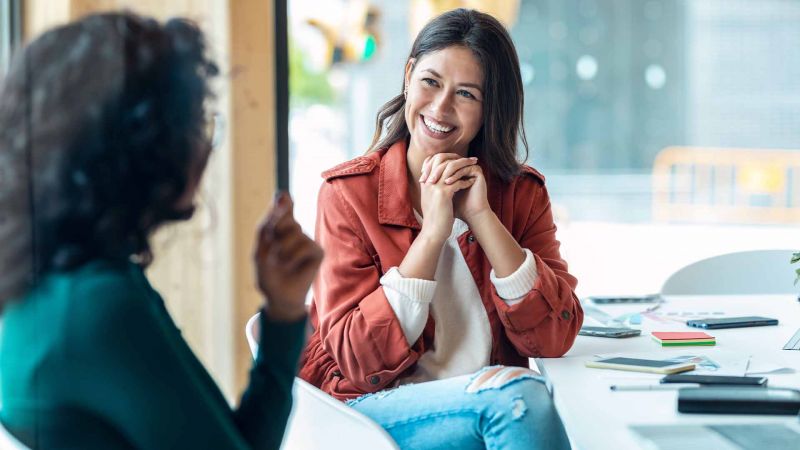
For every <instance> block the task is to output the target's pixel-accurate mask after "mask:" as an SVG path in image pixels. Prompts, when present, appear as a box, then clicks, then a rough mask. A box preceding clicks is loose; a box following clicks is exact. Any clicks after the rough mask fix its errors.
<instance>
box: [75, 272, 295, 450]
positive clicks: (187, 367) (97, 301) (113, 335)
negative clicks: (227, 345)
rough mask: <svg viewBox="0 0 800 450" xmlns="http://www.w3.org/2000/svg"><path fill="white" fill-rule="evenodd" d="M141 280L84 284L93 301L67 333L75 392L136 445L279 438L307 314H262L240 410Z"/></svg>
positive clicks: (262, 442) (212, 444) (236, 444)
mask: <svg viewBox="0 0 800 450" xmlns="http://www.w3.org/2000/svg"><path fill="white" fill-rule="evenodd" d="M142 279H143V276H142ZM137 284H138V283H136V282H119V280H101V281H98V282H92V283H90V284H89V285H88V286H83V287H79V288H77V289H76V293H75V296H76V298H80V299H81V301H82V302H83V303H85V304H87V305H88V304H91V305H92V307H91V308H90V307H77V308H75V311H74V312H73V315H74V317H73V320H72V323H73V324H74V326H70V328H71V329H70V331H69V332H68V333H67V334H66V336H67V339H66V342H65V347H64V353H65V359H66V360H67V361H68V363H67V364H64V366H65V367H67V370H65V374H64V379H65V383H67V385H69V386H70V388H69V391H68V393H67V394H66V395H68V396H70V397H71V399H70V400H71V401H72V402H73V403H74V404H76V405H78V406H79V407H80V408H82V409H84V410H85V411H87V412H89V413H90V414H92V415H94V416H96V417H99V418H101V419H102V420H103V421H104V422H106V423H108V424H109V425H110V426H111V427H112V428H113V429H115V430H116V431H117V432H118V433H120V434H122V435H123V436H124V438H125V439H126V440H127V441H128V442H130V443H131V445H132V446H133V447H136V448H152V449H162V448H163V449H171V448H218V449H240V448H241V449H245V448H252V449H276V448H278V447H279V446H280V443H281V440H282V437H283V431H284V428H285V425H286V421H287V418H288V415H289V412H290V409H291V399H292V397H291V387H292V381H293V377H294V373H295V370H296V364H297V360H298V357H299V352H300V349H301V347H302V341H303V333H304V321H300V322H297V323H271V322H268V321H266V320H265V321H264V322H263V323H262V341H261V342H263V345H262V346H261V348H260V353H259V355H258V357H257V359H256V361H255V362H254V365H253V368H252V370H251V371H250V383H249V385H248V387H247V390H246V391H245V393H244V395H243V397H242V400H241V405H240V406H239V408H238V409H236V410H231V408H230V406H229V405H228V403H227V401H226V399H225V397H224V396H223V395H222V393H221V391H220V390H219V389H218V388H217V386H216V384H215V383H214V381H213V380H212V379H211V377H210V375H209V374H208V373H207V372H206V371H205V369H204V368H203V366H202V364H201V363H200V362H199V360H197V358H196V357H195V356H194V354H193V353H192V352H191V350H190V349H189V347H188V345H187V344H186V342H185V341H184V340H183V338H182V337H181V335H180V331H179V330H178V329H177V328H176V327H175V325H174V323H173V322H172V320H171V319H170V317H169V315H168V314H167V311H166V309H165V308H164V306H163V303H162V302H161V299H160V297H158V296H157V294H156V293H155V292H154V291H152V290H148V289H146V288H144V287H141V286H138V285H137Z"/></svg>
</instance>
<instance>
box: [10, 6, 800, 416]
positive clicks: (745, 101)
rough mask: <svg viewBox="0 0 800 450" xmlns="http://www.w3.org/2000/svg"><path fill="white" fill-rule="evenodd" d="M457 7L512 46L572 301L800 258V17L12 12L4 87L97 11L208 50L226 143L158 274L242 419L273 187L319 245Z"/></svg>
mask: <svg viewBox="0 0 800 450" xmlns="http://www.w3.org/2000/svg"><path fill="white" fill-rule="evenodd" d="M284 6H285V7H286V8H285V10H284V9H283V7H284ZM462 6H463V7H470V8H477V9H480V10H483V11H486V12H489V13H491V14H493V15H495V16H496V17H498V18H499V19H500V20H501V21H502V22H503V23H504V24H505V25H506V26H507V27H508V29H509V30H510V32H511V35H512V37H513V39H514V41H515V43H516V46H517V50H518V52H519V57H520V62H521V66H522V77H523V81H524V88H525V97H526V98H525V127H526V130H527V136H528V141H529V143H530V145H531V151H530V156H529V159H528V161H527V163H528V164H530V165H532V166H534V167H536V168H537V169H539V170H540V171H542V172H543V173H544V174H545V175H546V177H547V184H548V187H549V191H550V194H551V197H552V201H553V208H554V212H555V215H556V220H557V225H558V227H559V229H558V237H559V239H560V240H561V242H562V252H563V255H564V257H565V259H566V260H567V261H568V262H569V264H570V270H571V272H573V273H574V274H575V275H576V276H577V277H578V279H579V285H578V294H579V295H580V296H586V295H591V294H636V293H648V292H657V291H658V290H659V289H660V287H661V284H662V283H663V281H664V280H665V279H666V278H667V277H668V276H669V275H670V274H671V273H672V272H673V271H675V270H676V269H678V268H680V267H682V266H683V265H685V264H687V263H690V262H692V261H695V260H697V259H700V258H703V257H707V256H712V255H716V254H721V253H727V252H733V251H738V250H746V249H758V248H784V249H800V229H798V227H797V225H798V223H800V186H798V185H799V184H800V172H799V171H798V170H799V169H798V168H799V167H800V49H799V47H798V43H800V1H798V0H494V1H488V0H485V1H482V0H471V1H468V0H461V1H458V0H439V1H436V0H0V83H1V82H2V74H3V72H4V71H5V68H6V67H7V65H8V62H9V60H10V58H11V54H12V53H13V50H14V48H15V47H16V46H18V45H20V44H21V43H24V42H25V41H27V40H29V39H32V38H33V37H35V36H36V35H38V34H39V33H41V32H42V31H44V30H45V29H47V28H49V27H51V26H56V25H59V24H63V23H66V22H68V21H70V20H73V19H75V18H78V17H81V16H83V15H85V14H88V13H92V12H98V11H103V10H110V9H120V8H127V9H131V10H133V11H135V12H137V13H140V14H145V15H150V16H153V17H156V18H158V19H159V20H165V19H167V18H169V17H174V16H186V17H189V18H191V19H193V20H195V21H197V22H198V23H199V24H200V26H201V27H202V28H203V30H204V31H205V32H206V33H207V37H208V40H209V47H210V50H211V52H212V54H213V56H214V57H215V58H216V59H217V60H218V62H219V63H220V66H221V68H222V73H223V76H221V77H219V79H218V80H217V85H216V86H215V90H216V92H217V101H216V104H215V105H214V106H213V107H214V108H215V110H216V111H217V112H218V113H219V114H220V117H221V118H222V123H223V125H224V126H223V130H222V131H223V135H222V139H221V142H220V146H219V147H218V148H217V149H215V151H214V154H213V155H212V159H211V161H210V163H209V167H208V170H207V171H206V174H205V178H204V181H203V195H202V199H201V201H200V208H199V209H198V212H197V214H196V215H195V217H194V218H193V219H192V221H190V222H188V223H185V224H181V225H176V226H171V227H168V228H165V229H164V230H161V231H160V232H159V233H158V234H157V235H156V236H155V245H154V250H155V253H156V260H155V263H154V264H153V265H152V266H151V267H150V268H149V269H148V276H149V277H150V278H151V280H152V282H153V284H154V285H155V287H156V288H157V289H158V290H159V291H160V292H162V294H163V296H164V298H165V299H166V302H167V306H168V308H169V309H170V312H171V313H172V315H173V316H174V317H175V319H176V321H177V323H178V324H179V325H180V327H181V331H182V333H183V335H184V336H185V337H186V339H187V341H189V343H190V345H191V346H192V348H193V350H194V351H195V352H196V353H197V354H198V355H199V356H200V358H201V360H202V361H203V363H204V364H205V365H206V367H208V368H209V370H210V371H211V373H212V375H213V376H214V378H215V379H216V380H217V382H218V383H219V384H220V385H221V386H222V387H223V390H224V391H225V393H226V395H227V396H228V399H229V400H230V401H232V402H233V401H235V399H236V398H237V396H238V393H239V392H240V389H241V387H242V386H243V385H244V382H245V380H246V378H247V370H248V368H249V366H250V354H249V350H248V348H247V344H246V342H245V340H244V332H243V330H244V323H245V322H246V320H247V319H248V318H249V317H250V316H251V315H252V314H253V313H254V312H255V311H256V309H257V307H258V305H259V304H260V303H261V301H262V299H261V298H260V296H259V295H258V294H257V293H256V292H255V289H253V285H254V283H253V279H252V267H251V262H250V257H251V255H250V252H251V246H252V239H253V231H254V229H255V225H256V223H257V222H258V220H259V218H260V216H261V214H262V213H263V212H264V211H265V210H266V209H267V208H268V207H269V204H270V203H271V199H272V194H273V193H274V191H275V188H276V185H277V184H278V183H277V181H278V180H279V179H280V177H279V176H276V174H278V173H279V172H280V171H281V170H284V171H286V173H288V175H289V177H288V178H289V185H290V188H291V192H292V194H293V195H294V198H295V201H296V214H297V216H298V217H299V220H300V221H301V223H302V225H303V227H304V228H305V230H306V231H307V232H309V233H313V225H314V220H315V213H316V196H317V191H318V189H319V186H320V183H321V182H322V180H321V178H320V172H322V171H323V170H325V169H327V168H330V167H331V166H333V165H335V164H338V163H340V162H342V161H345V160H347V159H350V158H353V157H356V156H359V155H362V154H363V153H364V152H365V151H366V150H367V147H368V145H369V143H370V141H371V137H372V135H373V132H374V118H375V114H376V112H377V110H378V108H379V107H380V106H381V105H382V104H383V103H384V102H385V101H387V100H389V99H390V98H391V97H393V96H395V95H397V94H399V93H400V91H401V85H402V71H403V67H404V64H405V62H406V57H407V56H408V52H409V50H410V47H411V43H412V41H413V39H414V37H415V36H416V33H417V32H418V31H419V30H420V29H421V28H422V26H423V25H424V24H425V23H426V22H427V21H428V20H430V19H431V18H432V17H434V16H435V15H437V14H440V13H441V12H444V11H446V10H449V9H452V8H456V7H462ZM278 25H281V26H283V25H286V26H288V66H289V80H288V81H289V92H288V93H289V109H288V113H287V114H288V127H287V126H285V125H281V124H285V122H284V121H283V119H282V117H283V114H284V113H286V111H284V110H283V106H282V104H281V103H280V101H278V100H277V99H278V98H280V97H281V96H282V95H284V94H285V92H282V91H281V88H280V87H279V86H280V84H281V83H280V81H282V79H281V77H277V76H276V74H281V73H282V69H281V68H280V67H276V56H277V57H283V56H287V55H284V53H287V52H286V50H287V49H286V47H281V45H280V44H281V41H280V37H281V36H280V35H281V33H280V32H279V31H276V28H279V27H278ZM283 81H285V80H283ZM285 128H288V130H286V129H285ZM287 132H288V139H289V149H288V171H287V170H286V169H287V168H286V167H281V164H283V162H282V158H283V157H284V156H285V155H284V151H285V148H278V147H280V142H281V138H280V136H281V135H282V133H287ZM276 143H277V144H276ZM276 149H277V150H276ZM0 181H2V180H0ZM0 219H1V217H0ZM787 265H788V261H787Z"/></svg>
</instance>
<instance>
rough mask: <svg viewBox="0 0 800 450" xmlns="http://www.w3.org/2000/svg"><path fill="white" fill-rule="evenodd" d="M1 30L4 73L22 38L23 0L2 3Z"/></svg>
mask: <svg viewBox="0 0 800 450" xmlns="http://www.w3.org/2000/svg"><path fill="white" fill-rule="evenodd" d="M0 30H3V31H2V33H0V73H4V72H5V71H6V70H7V69H8V66H9V64H11V55H12V54H13V53H14V50H15V49H16V48H17V46H18V45H19V43H20V41H21V38H22V0H8V1H4V2H2V3H0Z"/></svg>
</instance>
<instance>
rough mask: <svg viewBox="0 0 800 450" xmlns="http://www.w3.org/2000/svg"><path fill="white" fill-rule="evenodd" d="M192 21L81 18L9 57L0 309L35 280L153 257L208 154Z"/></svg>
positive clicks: (182, 212)
mask: <svg viewBox="0 0 800 450" xmlns="http://www.w3.org/2000/svg"><path fill="white" fill-rule="evenodd" d="M206 53H207V52H206V43H205V39H204V37H203V34H202V32H201V31H200V30H199V29H198V28H197V26H196V25H194V24H193V23H191V22H189V21H186V20H182V19H173V20H170V21H168V22H166V23H163V24H162V23H159V22H157V21H155V20H152V19H149V18H144V17H140V16H137V15H135V14H133V13H128V12H123V13H106V14H97V15H91V16H87V17H85V18H83V19H81V20H78V21H76V22H73V23H71V24H68V25H66V26H63V27H59V28H55V29H53V30H50V31H48V32H47V33H45V34H43V35H42V36H41V37H39V38H38V39H36V40H35V41H33V42H32V43H31V44H30V45H28V46H27V47H25V48H24V49H22V50H21V51H19V52H18V54H17V55H16V56H15V60H14V62H13V64H12V66H11V69H10V71H9V73H8V75H7V77H6V79H5V82H4V85H3V88H2V93H0V308H2V305H3V303H4V302H5V301H7V300H8V299H10V298H14V297H19V296H22V295H24V294H25V292H26V291H27V290H28V289H29V288H30V287H31V286H32V285H33V284H34V283H35V282H36V280H37V279H39V278H40V277H41V276H42V275H43V274H46V273H49V272H52V271H67V270H71V269H74V268H76V267H78V266H80V265H82V264H84V263H86V262H87V261H90V260H95V259H107V260H115V261H124V260H128V259H130V258H132V257H135V258H136V259H137V260H138V261H140V262H141V263H142V264H144V265H146V264H148V263H149V262H150V260H151V259H152V254H151V251H150V245H149V237H150V235H151V234H152V233H153V231H154V230H155V229H156V228H158V226H159V225H161V224H163V223H165V222H167V221H171V220H179V219H185V218H188V217H189V216H191V214H192V210H193V208H192V207H188V209H187V207H179V206H178V203H179V202H178V199H180V198H182V196H184V195H185V193H186V192H187V187H188V186H189V184H190V183H192V182H193V180H196V179H197V178H199V177H200V175H201V173H202V170H203V168H204V167H205V162H206V159H207V156H208V153H209V151H210V142H209V138H208V136H207V132H206V129H207V125H208V124H207V121H206V107H207V103H208V100H210V99H211V98H212V97H213V95H212V93H211V91H210V87H209V80H210V78H211V77H213V76H214V75H216V74H217V73H218V69H217V66H216V65H215V64H214V63H213V62H212V61H211V60H209V59H208V57H207V55H206Z"/></svg>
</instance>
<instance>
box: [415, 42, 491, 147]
mask: <svg viewBox="0 0 800 450" xmlns="http://www.w3.org/2000/svg"><path fill="white" fill-rule="evenodd" d="M483 76H484V75H483V70H482V69H481V66H480V64H479V63H478V60H477V59H476V58H475V55H473V53H472V51H471V50H469V49H468V48H465V47H461V46H453V47H447V48H444V49H442V50H438V51H435V52H431V53H427V54H425V55H424V56H422V57H421V58H419V59H417V60H414V59H412V60H409V62H408V63H407V64H406V86H407V88H408V95H407V97H406V110H405V119H406V124H407V125H408V130H409V132H410V133H411V145H410V148H412V149H414V151H416V152H420V151H421V152H423V154H424V155H425V156H430V155H434V154H436V153H444V152H450V153H458V154H460V155H463V156H466V155H467V151H468V150H469V143H470V142H471V141H472V139H473V138H474V137H475V135H477V134H478V131H480V129H481V125H482V124H483Z"/></svg>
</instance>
